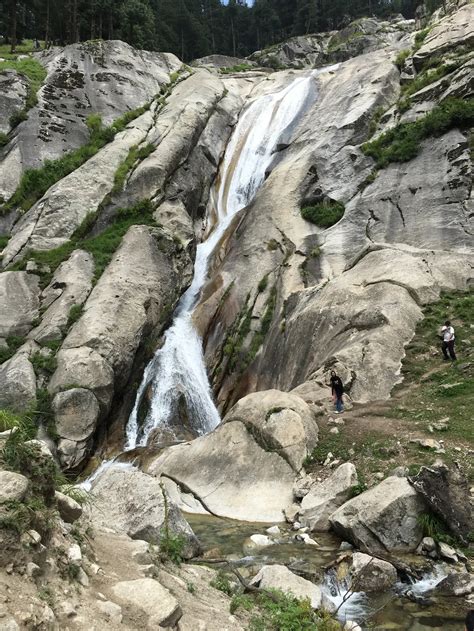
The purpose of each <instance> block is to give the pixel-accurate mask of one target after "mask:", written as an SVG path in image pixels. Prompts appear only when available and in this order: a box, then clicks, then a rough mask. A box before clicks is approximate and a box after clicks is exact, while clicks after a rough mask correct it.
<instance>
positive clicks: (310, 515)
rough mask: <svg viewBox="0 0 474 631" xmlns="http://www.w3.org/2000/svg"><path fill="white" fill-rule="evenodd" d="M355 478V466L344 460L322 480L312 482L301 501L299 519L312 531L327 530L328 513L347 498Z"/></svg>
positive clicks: (355, 481) (355, 480)
mask: <svg viewBox="0 0 474 631" xmlns="http://www.w3.org/2000/svg"><path fill="white" fill-rule="evenodd" d="M357 480H358V478H357V471H356V468H355V467H354V465H353V464H351V463H350V462H346V463H344V464H342V465H340V466H339V467H338V468H337V469H336V470H335V471H334V473H333V474H332V475H330V476H329V478H327V479H326V480H324V482H316V483H314V484H313V485H312V486H311V488H310V490H309V492H308V493H307V495H305V496H304V497H303V500H302V502H301V511H300V513H299V518H298V519H299V521H300V522H301V523H302V524H303V526H308V527H309V528H310V530H312V531H313V532H314V531H316V532H317V531H326V530H329V529H330V527H331V524H330V523H329V517H330V515H332V513H334V511H335V510H336V509H337V508H339V506H341V505H342V504H344V502H346V501H347V500H348V499H349V497H350V492H351V489H352V487H353V486H355V485H356V484H357Z"/></svg>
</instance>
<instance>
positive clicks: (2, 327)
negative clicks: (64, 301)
mask: <svg viewBox="0 0 474 631" xmlns="http://www.w3.org/2000/svg"><path fill="white" fill-rule="evenodd" d="M38 282H39V278H38V276H34V275H33V274H28V273H27V272H3V273H2V274H0V337H8V336H9V335H26V334H27V333H28V331H29V330H30V329H31V328H32V326H33V321H34V320H35V319H36V318H37V317H38V315H39V285H38Z"/></svg>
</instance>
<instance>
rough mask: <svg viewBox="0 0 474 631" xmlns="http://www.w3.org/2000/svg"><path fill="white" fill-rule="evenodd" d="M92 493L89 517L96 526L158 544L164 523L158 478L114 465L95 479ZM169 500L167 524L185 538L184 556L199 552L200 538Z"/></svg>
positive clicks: (174, 533) (162, 500) (170, 529)
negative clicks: (198, 538)
mask: <svg viewBox="0 0 474 631" xmlns="http://www.w3.org/2000/svg"><path fill="white" fill-rule="evenodd" d="M91 497H92V501H91V507H90V518H91V521H92V523H93V524H95V525H96V526H97V527H102V528H104V527H105V528H113V529H114V530H115V531H116V532H125V533H127V534H128V536H129V537H131V538H132V539H141V540H144V541H147V542H149V543H153V544H158V545H159V543H160V541H161V539H162V537H163V528H164V526H165V500H164V497H163V492H162V489H161V487H160V482H159V480H157V479H156V478H154V477H152V476H150V475H146V474H145V473H142V472H141V471H138V470H124V469H119V468H114V467H113V466H112V467H110V468H109V469H107V470H106V471H104V473H102V475H100V476H99V478H98V479H97V480H96V482H95V483H94V485H93V487H92V490H91ZM167 501H168V524H167V527H168V528H169V531H170V532H171V533H172V534H173V535H179V536H181V537H182V538H183V539H184V547H183V550H182V552H181V554H182V556H183V558H186V559H190V558H192V557H193V556H197V555H198V554H199V552H200V544H199V541H198V540H197V538H196V536H195V534H194V533H193V531H192V529H191V527H190V526H189V524H188V522H187V521H186V520H185V519H184V517H183V516H182V514H181V511H180V510H179V509H178V508H177V506H176V505H175V504H173V503H172V502H171V501H170V500H169V498H168V500H167Z"/></svg>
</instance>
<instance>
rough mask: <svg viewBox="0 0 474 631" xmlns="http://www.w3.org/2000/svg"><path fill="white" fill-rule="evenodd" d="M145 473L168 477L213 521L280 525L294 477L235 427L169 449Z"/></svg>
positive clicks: (231, 424) (230, 425)
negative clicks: (214, 518) (215, 517)
mask: <svg viewBox="0 0 474 631" xmlns="http://www.w3.org/2000/svg"><path fill="white" fill-rule="evenodd" d="M147 470H148V471H149V472H150V473H152V474H154V475H164V476H169V477H171V478H172V479H173V480H175V481H177V482H178V483H179V484H180V485H182V486H183V487H184V488H185V489H186V490H189V491H191V492H192V493H193V495H194V496H195V497H197V498H198V499H199V500H200V501H201V503H202V504H203V506H204V507H205V508H206V509H207V510H208V511H209V512H212V513H214V514H215V515H219V516H222V517H230V518H233V519H241V520H245V521H264V522H279V521H284V516H283V509H284V508H285V507H286V506H288V505H290V504H291V503H292V500H293V493H292V488H293V483H294V478H295V474H294V471H293V469H292V468H291V467H290V465H289V464H288V463H287V462H286V461H285V460H284V459H283V458H281V457H280V456H279V455H277V454H276V453H274V452H273V451H266V450H265V449H263V448H262V447H261V446H260V445H259V444H258V443H257V442H256V441H255V440H254V439H253V436H252V435H251V434H250V433H249V432H248V431H247V429H246V428H245V425H244V424H243V423H240V422H238V421H232V422H227V423H224V424H222V425H220V426H219V427H218V428H217V429H216V430H214V431H213V432H212V433H210V434H207V435H206V436H201V437H199V438H196V439H195V440H193V441H192V442H190V443H184V444H181V445H176V446H173V447H168V448H166V449H164V450H163V452H162V453H161V454H160V455H159V456H157V457H156V458H153V459H152V460H151V462H150V463H149V464H148V465H147Z"/></svg>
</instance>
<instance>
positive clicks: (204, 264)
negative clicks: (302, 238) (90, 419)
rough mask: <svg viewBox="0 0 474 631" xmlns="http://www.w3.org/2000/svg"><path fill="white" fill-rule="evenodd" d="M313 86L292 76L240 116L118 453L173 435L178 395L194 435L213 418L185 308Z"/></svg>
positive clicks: (197, 341)
mask: <svg viewBox="0 0 474 631" xmlns="http://www.w3.org/2000/svg"><path fill="white" fill-rule="evenodd" d="M316 72H318V71H316ZM313 74H315V73H313ZM313 86H314V81H313V78H312V75H309V76H303V77H299V78H297V79H294V80H293V81H292V82H291V83H290V84H289V85H288V86H287V87H286V88H283V89H281V90H279V91H277V92H274V93H270V94H265V95H263V96H259V97H257V98H255V99H254V100H253V101H252V102H251V103H250V104H249V105H248V106H247V108H246V109H245V110H244V112H243V114H242V115H241V116H240V118H239V121H238V123H237V125H236V127H235V129H234V131H233V133H232V136H231V138H230V141H229V143H228V146H227V149H226V151H225V155H224V159H223V161H222V164H221V167H220V171H219V177H218V178H217V180H216V182H218V184H216V185H215V187H214V190H213V191H212V195H211V200H215V208H214V211H215V215H216V224H215V226H214V227H213V230H212V232H211V233H210V234H209V235H208V237H207V239H206V240H205V241H203V242H202V243H201V244H200V245H198V247H197V252H196V261H195V264H194V277H193V281H192V284H191V286H190V287H189V289H188V290H187V291H186V292H185V294H183V296H182V298H181V300H180V301H179V303H178V306H177V308H176V310H175V313H174V317H173V323H172V325H171V327H170V328H169V329H168V331H167V332H166V335H165V339H164V344H163V346H162V347H161V348H160V349H158V350H157V351H156V353H155V356H154V357H153V359H152V360H151V361H150V363H149V364H148V366H147V367H146V369H145V372H144V376H143V379H142V382H141V384H140V387H139V389H138V391H137V395H136V399H135V404H134V407H133V410H132V412H131V414H130V418H129V420H128V424H127V428H126V441H125V449H126V450H129V449H133V448H135V447H137V446H145V445H146V444H147V441H148V438H149V436H150V433H151V432H152V431H153V430H154V429H155V428H157V427H160V428H162V429H166V430H169V431H170V432H171V433H173V430H172V427H171V423H170V421H171V420H172V418H173V416H174V415H175V414H176V412H177V410H178V406H179V405H180V402H182V401H183V400H184V402H185V405H186V409H187V414H188V417H189V419H190V422H191V425H192V429H193V431H194V432H196V434H198V435H202V434H205V433H207V432H209V431H211V430H213V429H214V428H215V427H216V426H217V425H218V424H219V423H220V417H219V413H218V411H217V409H216V406H215V404H214V401H213V398H212V392H211V387H210V384H209V380H208V377H207V373H206V367H205V363H204V357H203V349H202V341H201V339H200V337H199V335H198V333H197V332H196V330H195V328H194V325H193V322H192V313H193V310H194V308H195V307H196V305H197V302H198V300H199V295H200V291H201V289H202V287H203V285H204V283H205V282H206V280H207V277H208V266H209V262H210V260H211V257H212V253H213V251H214V249H215V247H216V245H217V244H218V242H219V240H220V239H221V238H222V236H223V235H224V234H225V232H226V230H227V229H228V227H229V225H230V223H231V221H232V218H233V217H234V216H235V214H236V213H237V212H238V211H239V210H241V209H242V208H244V207H245V206H247V205H248V204H249V203H250V202H251V201H252V200H253V198H254V197H255V194H256V193H257V191H258V189H259V188H260V186H261V185H262V183H263V181H264V179H265V172H266V170H267V169H268V167H269V165H270V163H271V161H272V159H273V153H274V152H275V149H276V148H277V145H278V142H279V140H280V139H281V137H282V135H283V134H284V132H285V131H286V130H289V129H291V126H292V124H293V123H294V122H295V121H296V120H297V118H298V116H299V114H300V113H301V111H302V109H303V108H304V107H305V105H306V103H307V101H308V98H309V97H310V95H311V93H312V89H314V87H313ZM149 387H151V392H152V398H151V404H150V407H149V410H148V413H147V416H146V418H145V419H144V421H143V423H139V421H138V411H139V408H140V404H141V402H142V399H143V396H144V394H145V392H146V390H147V388H149Z"/></svg>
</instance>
